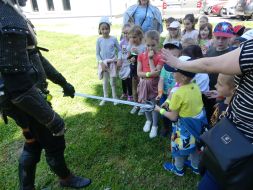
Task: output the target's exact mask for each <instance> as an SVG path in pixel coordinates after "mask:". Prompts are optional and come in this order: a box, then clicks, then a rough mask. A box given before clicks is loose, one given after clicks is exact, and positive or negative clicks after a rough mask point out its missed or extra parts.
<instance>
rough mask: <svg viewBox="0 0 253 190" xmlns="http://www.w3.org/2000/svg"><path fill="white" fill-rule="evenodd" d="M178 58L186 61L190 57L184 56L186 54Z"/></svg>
mask: <svg viewBox="0 0 253 190" xmlns="http://www.w3.org/2000/svg"><path fill="white" fill-rule="evenodd" d="M178 59H180V60H181V61H188V60H189V59H191V57H189V56H186V55H182V56H180V57H179V58H178Z"/></svg>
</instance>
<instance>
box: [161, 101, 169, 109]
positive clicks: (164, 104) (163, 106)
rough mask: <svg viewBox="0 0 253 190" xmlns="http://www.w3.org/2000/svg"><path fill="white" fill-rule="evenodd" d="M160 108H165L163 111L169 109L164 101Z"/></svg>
mask: <svg viewBox="0 0 253 190" xmlns="http://www.w3.org/2000/svg"><path fill="white" fill-rule="evenodd" d="M161 107H162V108H165V109H167V110H168V109H169V104H168V103H167V102H166V101H165V102H163V104H162V105H161Z"/></svg>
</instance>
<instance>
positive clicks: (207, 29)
mask: <svg viewBox="0 0 253 190" xmlns="http://www.w3.org/2000/svg"><path fill="white" fill-rule="evenodd" d="M212 31H213V27H212V25H211V24H210V23H206V24H203V25H201V26H200V28H199V35H198V44H199V46H200V48H201V50H202V53H203V55H204V56H205V55H206V53H207V51H208V49H209V48H210V47H211V46H212V44H213V40H212V38H213V35H212Z"/></svg>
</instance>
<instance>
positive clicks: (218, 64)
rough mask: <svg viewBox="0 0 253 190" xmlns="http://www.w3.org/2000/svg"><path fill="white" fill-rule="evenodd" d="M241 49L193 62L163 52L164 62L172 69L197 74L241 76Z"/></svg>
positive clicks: (165, 51) (166, 51)
mask: <svg viewBox="0 0 253 190" xmlns="http://www.w3.org/2000/svg"><path fill="white" fill-rule="evenodd" d="M240 52H241V49H240V48H237V49H235V50H233V51H231V52H228V53H226V54H223V55H221V56H217V57H208V58H201V59H197V60H193V61H187V62H185V61H181V60H179V59H178V58H176V57H174V56H173V55H172V54H171V53H170V52H169V51H168V50H165V49H163V50H162V60H163V61H164V62H165V63H166V64H168V65H170V66H171V67H174V68H178V69H181V70H186V71H190V72H195V73H223V74H227V75H237V74H241V69H240V65H239V56H240Z"/></svg>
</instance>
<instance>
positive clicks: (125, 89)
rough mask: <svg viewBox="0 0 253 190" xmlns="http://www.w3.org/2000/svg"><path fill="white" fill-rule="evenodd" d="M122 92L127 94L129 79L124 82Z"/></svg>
mask: <svg viewBox="0 0 253 190" xmlns="http://www.w3.org/2000/svg"><path fill="white" fill-rule="evenodd" d="M122 91H123V94H127V79H125V80H122Z"/></svg>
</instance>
